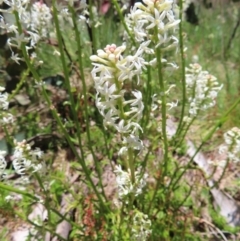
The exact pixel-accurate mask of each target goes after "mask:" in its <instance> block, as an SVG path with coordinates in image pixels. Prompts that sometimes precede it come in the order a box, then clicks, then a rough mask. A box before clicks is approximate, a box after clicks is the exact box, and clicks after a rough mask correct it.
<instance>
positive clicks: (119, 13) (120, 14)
mask: <svg viewBox="0 0 240 241" xmlns="http://www.w3.org/2000/svg"><path fill="white" fill-rule="evenodd" d="M111 2H112V4H113V5H114V6H115V8H116V10H117V13H118V16H119V18H120V20H121V23H122V24H123V27H124V29H125V31H126V32H127V34H128V36H129V37H130V39H131V41H132V43H133V45H134V46H135V45H136V41H135V39H134V37H133V34H132V33H131V32H130V30H129V29H128V26H127V24H126V22H125V20H124V17H123V14H122V11H121V9H120V7H119V4H118V3H117V1H116V0H111Z"/></svg>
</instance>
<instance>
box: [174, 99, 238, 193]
mask: <svg viewBox="0 0 240 241" xmlns="http://www.w3.org/2000/svg"><path fill="white" fill-rule="evenodd" d="M238 104H240V98H239V99H237V100H236V101H235V103H234V104H233V105H232V106H231V107H230V108H229V109H228V110H227V112H226V113H225V114H224V115H222V117H221V118H220V119H219V120H218V121H217V123H216V124H215V125H214V127H213V128H212V129H211V130H210V131H209V132H208V133H207V134H206V136H205V137H204V138H203V141H202V143H201V144H200V145H199V147H198V148H197V150H196V151H195V153H194V154H193V156H192V157H191V160H190V161H189V162H188V164H187V165H186V166H185V168H184V170H183V171H182V173H181V174H180V175H179V177H178V178H177V180H176V181H175V183H174V184H173V188H172V189H174V186H175V185H177V184H178V183H179V180H180V179H181V178H182V176H183V175H184V173H185V172H186V171H187V170H188V168H189V166H190V165H192V162H193V160H194V158H195V156H196V155H197V154H198V152H199V151H200V150H201V149H202V147H203V145H204V144H205V143H206V142H207V141H208V140H209V139H210V138H211V137H212V136H213V134H214V133H215V132H216V130H217V129H218V128H219V127H220V126H222V125H223V123H224V122H226V120H227V116H228V115H229V114H230V113H231V112H232V111H233V110H234V109H235V108H236V107H237V105H238Z"/></svg>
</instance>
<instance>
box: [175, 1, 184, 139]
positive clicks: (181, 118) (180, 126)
mask: <svg viewBox="0 0 240 241" xmlns="http://www.w3.org/2000/svg"><path fill="white" fill-rule="evenodd" d="M179 11H180V20H181V22H180V24H179V44H180V56H181V71H182V73H181V76H182V110H181V116H180V120H179V124H178V128H177V132H176V134H175V136H176V137H178V136H179V135H180V133H181V131H182V125H183V118H184V115H185V105H186V100H187V99H186V76H185V56H184V43H183V21H182V19H183V0H180V1H179Z"/></svg>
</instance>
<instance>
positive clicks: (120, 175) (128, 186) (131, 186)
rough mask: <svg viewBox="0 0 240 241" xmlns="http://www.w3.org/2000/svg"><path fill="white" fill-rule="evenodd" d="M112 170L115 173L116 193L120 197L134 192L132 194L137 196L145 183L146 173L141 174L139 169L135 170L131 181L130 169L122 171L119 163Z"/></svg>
mask: <svg viewBox="0 0 240 241" xmlns="http://www.w3.org/2000/svg"><path fill="white" fill-rule="evenodd" d="M114 172H115V173H116V182H117V186H118V195H119V197H120V198H121V199H122V198H124V197H126V196H127V195H128V194H134V196H138V195H140V194H141V193H142V190H143V188H144V187H145V186H146V183H147V177H148V174H147V173H145V174H143V176H142V175H141V173H140V170H137V171H136V172H135V175H134V176H135V183H132V180H131V172H130V170H128V171H124V170H122V167H121V166H120V165H119V166H116V168H115V171H114Z"/></svg>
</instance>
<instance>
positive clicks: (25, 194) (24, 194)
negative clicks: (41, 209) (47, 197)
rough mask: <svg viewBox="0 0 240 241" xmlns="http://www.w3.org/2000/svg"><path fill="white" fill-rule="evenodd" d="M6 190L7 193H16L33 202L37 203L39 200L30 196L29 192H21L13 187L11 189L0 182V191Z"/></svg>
mask: <svg viewBox="0 0 240 241" xmlns="http://www.w3.org/2000/svg"><path fill="white" fill-rule="evenodd" d="M1 189H2V190H7V191H9V192H14V193H18V194H21V195H23V196H26V197H29V198H31V199H33V200H35V201H37V202H38V201H39V198H37V197H35V196H34V195H32V194H30V193H29V191H28V192H26V191H23V190H20V189H17V188H15V187H12V186H8V185H5V184H3V183H2V182H0V190H1Z"/></svg>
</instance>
